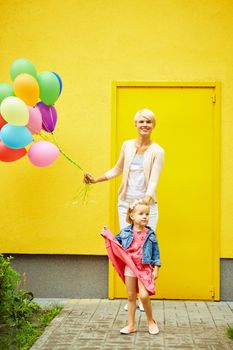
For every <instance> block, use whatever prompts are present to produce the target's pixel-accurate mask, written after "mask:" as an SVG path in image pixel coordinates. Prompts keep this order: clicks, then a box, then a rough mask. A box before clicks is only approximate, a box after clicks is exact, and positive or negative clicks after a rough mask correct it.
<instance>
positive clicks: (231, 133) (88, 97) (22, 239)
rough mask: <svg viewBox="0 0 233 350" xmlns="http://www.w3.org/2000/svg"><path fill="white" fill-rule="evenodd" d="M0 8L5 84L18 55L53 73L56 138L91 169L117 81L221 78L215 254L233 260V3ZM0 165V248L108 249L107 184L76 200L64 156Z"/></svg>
mask: <svg viewBox="0 0 233 350" xmlns="http://www.w3.org/2000/svg"><path fill="white" fill-rule="evenodd" d="M0 13H1V32H0V47H1V56H0V58H1V66H0V80H1V81H5V82H9V81H10V78H9V66H10V63H11V62H12V61H13V60H14V59H16V58H18V57H26V58H28V59H30V60H31V61H33V62H34V64H35V65H36V67H37V70H38V71H41V70H53V71H55V72H57V73H59V74H60V75H61V77H62V79H63V87H64V88H63V93H62V96H61V98H60V100H59V101H58V102H57V103H56V107H57V110H58V113H59V124H58V128H57V134H58V137H59V139H60V142H61V144H62V145H63V147H64V149H65V150H66V151H67V152H68V153H70V154H71V155H72V156H73V158H75V159H77V160H78V161H79V162H80V163H81V164H82V165H83V167H84V168H86V169H88V170H89V171H91V172H93V173H94V174H97V175H100V174H102V173H103V171H104V170H106V169H108V167H109V165H110V148H109V146H110V131H111V123H110V121H111V116H110V115H111V83H112V81H113V80H116V81H152V82H153V81H154V82H158V81H202V82H203V81H220V82H221V83H222V110H221V112H222V130H221V139H222V143H221V147H222V148H221V257H232V258H233V235H232V217H233V180H232V178H233V177H232V171H233V163H232V154H233V143H232V138H233V98H232V96H233V64H232V62H233V38H232V37H233V31H232V18H233V3H232V1H230V0H221V1H220V0H207V1H204V2H200V1H198V0H195V1H187V0H170V1H168V0H160V1H158V0H145V1H141V0H119V1H110V0H82V1H81V0H77V1H71V0H67V1H65V2H64V3H60V2H58V1H51V0H50V1H45V0H43V1H39V2H38V1H24V2H22V1H16V0H15V1H13V0H8V1H5V2H1V4H0ZM142 107H144V106H142ZM171 113H172V108H171ZM158 122H159V116H158ZM200 127H201V125H200ZM84 147H85V148H84ZM97 151H98V152H97ZM197 166H198V164H197ZM0 167H1V168H0V171H1V195H0V206H1V220H0V231H1V233H0V235H1V237H0V244H1V246H2V247H3V249H1V250H4V251H10V252H19V253H20V252H29V253H34V252H35V253H36V252H37V253H90V254H102V253H103V254H104V253H105V249H104V246H103V241H102V239H101V238H99V236H98V234H99V230H100V228H101V227H102V226H103V224H106V223H107V224H108V223H109V210H108V209H109V188H110V187H109V184H106V183H103V184H99V185H98V186H96V187H95V188H94V189H93V191H92V194H91V201H90V202H89V204H88V205H87V206H85V207H82V206H72V205H69V200H70V198H71V197H72V196H73V194H74V192H75V190H76V188H77V187H78V186H79V183H80V181H81V174H80V173H79V172H78V171H77V170H76V169H75V168H74V167H73V166H72V165H70V164H69V163H68V162H67V161H66V160H65V159H63V158H62V157H61V156H60V158H59V159H58V161H57V162H56V163H55V164H54V165H53V166H51V167H50V168H47V169H39V168H35V167H33V166H32V165H31V164H29V163H28V161H27V159H26V158H25V159H23V160H20V161H18V162H15V163H12V164H4V163H1V164H0ZM93 241H94V242H95V245H93V244H92V242H93ZM87 247H88V248H87Z"/></svg>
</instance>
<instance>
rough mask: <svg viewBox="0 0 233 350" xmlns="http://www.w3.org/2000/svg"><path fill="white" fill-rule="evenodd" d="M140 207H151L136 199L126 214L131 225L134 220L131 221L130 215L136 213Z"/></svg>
mask: <svg viewBox="0 0 233 350" xmlns="http://www.w3.org/2000/svg"><path fill="white" fill-rule="evenodd" d="M138 205H146V206H147V207H150V205H149V204H148V203H146V202H145V201H144V200H143V199H135V200H134V201H133V202H132V203H130V205H129V207H128V210H127V213H126V221H127V222H128V223H129V224H133V220H132V219H131V217H130V215H131V214H132V213H133V212H134V210H135V209H136V207H137V206H138Z"/></svg>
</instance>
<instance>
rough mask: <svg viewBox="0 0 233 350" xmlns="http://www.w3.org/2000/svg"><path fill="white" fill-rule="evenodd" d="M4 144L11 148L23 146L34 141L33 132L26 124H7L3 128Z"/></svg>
mask: <svg viewBox="0 0 233 350" xmlns="http://www.w3.org/2000/svg"><path fill="white" fill-rule="evenodd" d="M1 138H2V142H3V143H4V145H6V146H8V147H10V148H16V149H18V148H23V147H25V146H27V145H28V144H29V143H31V142H32V141H33V137H32V134H31V133H30V131H29V130H28V128H26V126H16V125H11V124H5V125H4V126H3V127H2V129H1Z"/></svg>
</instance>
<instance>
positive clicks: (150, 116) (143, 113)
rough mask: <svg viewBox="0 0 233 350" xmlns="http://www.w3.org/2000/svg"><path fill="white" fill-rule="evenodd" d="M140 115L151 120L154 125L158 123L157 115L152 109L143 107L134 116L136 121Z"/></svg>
mask: <svg viewBox="0 0 233 350" xmlns="http://www.w3.org/2000/svg"><path fill="white" fill-rule="evenodd" d="M140 117H144V118H146V119H147V120H150V121H151V122H152V123H153V124H154V125H155V123H156V119H155V115H154V113H153V112H152V111H151V110H150V109H146V108H145V109H141V110H140V111H138V112H137V113H136V114H135V116H134V122H135V123H136V122H137V121H138V119H139V118H140Z"/></svg>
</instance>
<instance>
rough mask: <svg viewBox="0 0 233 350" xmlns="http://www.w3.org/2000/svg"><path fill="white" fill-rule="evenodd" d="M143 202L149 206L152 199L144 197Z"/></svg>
mask: <svg viewBox="0 0 233 350" xmlns="http://www.w3.org/2000/svg"><path fill="white" fill-rule="evenodd" d="M143 201H144V202H145V203H146V204H148V205H150V204H151V203H152V198H151V197H150V196H145V197H144V198H143Z"/></svg>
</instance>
